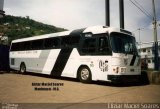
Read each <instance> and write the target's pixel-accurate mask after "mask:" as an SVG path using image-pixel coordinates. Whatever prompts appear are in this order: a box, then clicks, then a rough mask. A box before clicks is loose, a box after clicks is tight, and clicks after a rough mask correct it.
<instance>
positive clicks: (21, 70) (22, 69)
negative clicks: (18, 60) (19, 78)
mask: <svg viewBox="0 0 160 109" xmlns="http://www.w3.org/2000/svg"><path fill="white" fill-rule="evenodd" d="M20 73H21V74H25V73H26V65H25V64H24V63H22V64H21V65H20Z"/></svg>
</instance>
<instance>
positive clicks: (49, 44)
mask: <svg viewBox="0 0 160 109" xmlns="http://www.w3.org/2000/svg"><path fill="white" fill-rule="evenodd" d="M59 44H60V39H59V38H47V39H45V43H44V47H45V48H46V49H49V48H57V47H59Z"/></svg>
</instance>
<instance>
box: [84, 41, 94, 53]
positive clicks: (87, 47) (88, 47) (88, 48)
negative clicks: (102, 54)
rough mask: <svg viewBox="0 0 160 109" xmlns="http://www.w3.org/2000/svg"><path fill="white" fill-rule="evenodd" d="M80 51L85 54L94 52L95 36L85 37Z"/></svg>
mask: <svg viewBox="0 0 160 109" xmlns="http://www.w3.org/2000/svg"><path fill="white" fill-rule="evenodd" d="M82 53H85V54H93V53H96V38H86V39H85V40H84V41H83V45H82Z"/></svg>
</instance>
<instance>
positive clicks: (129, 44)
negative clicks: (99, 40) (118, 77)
mask: <svg viewBox="0 0 160 109" xmlns="http://www.w3.org/2000/svg"><path fill="white" fill-rule="evenodd" d="M110 36H111V46H112V50H113V52H115V53H125V54H134V55H138V52H137V48H136V41H135V38H134V37H133V36H130V35H126V34H122V33H116V32H113V33H111V35H110Z"/></svg>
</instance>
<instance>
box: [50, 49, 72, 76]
mask: <svg viewBox="0 0 160 109" xmlns="http://www.w3.org/2000/svg"><path fill="white" fill-rule="evenodd" d="M72 50H73V48H62V49H61V51H60V53H59V55H58V57H57V60H56V62H55V65H54V67H53V69H52V71H51V75H54V76H61V74H62V72H63V70H64V68H65V66H66V64H67V62H68V59H69V57H70V55H71V53H72Z"/></svg>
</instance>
